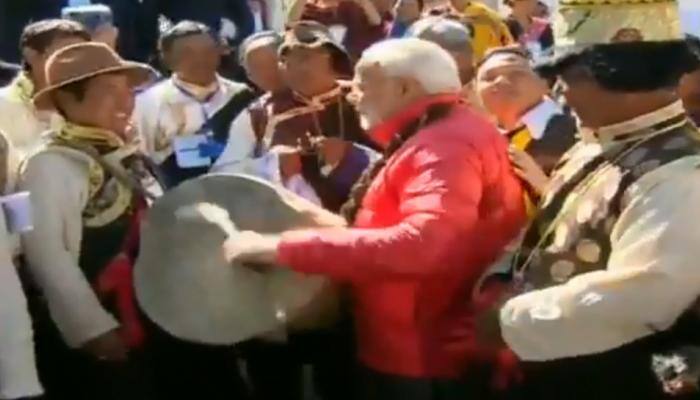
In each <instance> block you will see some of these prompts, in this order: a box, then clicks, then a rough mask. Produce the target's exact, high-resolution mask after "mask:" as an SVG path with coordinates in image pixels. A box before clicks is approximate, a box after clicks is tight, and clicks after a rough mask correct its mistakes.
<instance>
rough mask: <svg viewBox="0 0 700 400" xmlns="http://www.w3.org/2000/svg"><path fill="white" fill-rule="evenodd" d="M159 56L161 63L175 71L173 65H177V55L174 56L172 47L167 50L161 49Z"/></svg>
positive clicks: (169, 69)
mask: <svg viewBox="0 0 700 400" xmlns="http://www.w3.org/2000/svg"><path fill="white" fill-rule="evenodd" d="M160 58H161V60H162V61H163V65H164V66H165V67H166V68H167V69H168V71H170V72H174V71H175V67H176V66H177V57H176V56H175V52H174V51H173V49H172V48H170V50H168V51H162V50H161V52H160Z"/></svg>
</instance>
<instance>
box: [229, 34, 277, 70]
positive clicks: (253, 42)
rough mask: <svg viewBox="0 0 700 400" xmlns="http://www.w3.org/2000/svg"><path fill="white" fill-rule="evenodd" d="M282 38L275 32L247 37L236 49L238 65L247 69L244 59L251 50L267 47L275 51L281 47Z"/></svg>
mask: <svg viewBox="0 0 700 400" xmlns="http://www.w3.org/2000/svg"><path fill="white" fill-rule="evenodd" d="M282 42H283V38H282V36H281V35H280V34H279V33H277V32H275V31H262V32H257V33H254V34H252V35H250V36H248V37H247V38H246V39H245V40H244V41H243V42H242V43H241V45H240V46H239V47H238V61H239V63H240V65H241V66H242V67H243V68H244V69H247V66H246V57H248V54H249V53H250V52H252V51H253V50H256V49H259V48H261V47H269V48H271V49H272V50H275V51H277V49H279V48H280V46H281V45H282Z"/></svg>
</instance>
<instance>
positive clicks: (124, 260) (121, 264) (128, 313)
mask: <svg viewBox="0 0 700 400" xmlns="http://www.w3.org/2000/svg"><path fill="white" fill-rule="evenodd" d="M144 209H145V203H142V202H138V204H137V205H136V206H135V211H134V214H133V216H132V219H131V224H130V226H129V231H128V233H127V235H126V237H125V238H124V244H123V247H122V251H121V252H120V253H119V254H118V255H117V256H116V257H115V258H114V259H113V260H112V262H110V263H109V264H108V265H107V266H106V267H105V268H104V270H102V272H101V273H100V275H99V277H98V278H97V284H96V286H97V287H96V291H97V293H98V294H99V295H100V297H102V298H105V297H111V298H113V299H114V302H115V305H116V309H117V314H118V317H119V322H120V324H121V327H120V334H121V336H122V339H123V340H124V342H125V343H126V344H127V346H129V347H130V348H138V347H141V346H142V345H143V343H144V341H145V339H146V333H145V330H144V327H143V324H142V323H141V318H140V316H139V311H138V306H137V305H136V293H135V292H134V284H133V282H134V276H133V275H134V272H133V269H134V268H133V266H134V262H135V257H136V254H137V253H138V251H137V250H138V246H139V236H140V235H139V234H140V222H141V218H142V217H143V213H144Z"/></svg>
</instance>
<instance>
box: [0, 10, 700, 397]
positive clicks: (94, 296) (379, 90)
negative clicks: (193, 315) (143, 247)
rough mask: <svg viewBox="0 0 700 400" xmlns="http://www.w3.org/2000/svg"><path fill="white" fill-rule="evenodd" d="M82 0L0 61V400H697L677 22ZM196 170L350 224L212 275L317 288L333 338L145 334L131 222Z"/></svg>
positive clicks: (230, 257)
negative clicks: (327, 305) (88, 18)
mask: <svg viewBox="0 0 700 400" xmlns="http://www.w3.org/2000/svg"><path fill="white" fill-rule="evenodd" d="M105 3H106V4H107V5H108V6H110V7H111V10H110V11H109V16H110V17H109V18H106V19H105V20H104V24H103V25H97V26H88V25H86V24H85V20H82V21H78V20H75V19H71V18H69V17H65V18H58V17H59V15H60V9H56V10H55V14H56V15H53V14H51V13H49V14H48V15H45V16H44V17H52V18H46V19H39V20H36V21H33V22H30V23H28V24H27V25H26V26H24V27H23V28H22V32H21V36H20V38H19V47H18V48H15V49H13V50H14V51H15V53H16V54H17V56H18V58H17V59H13V58H12V57H10V56H8V55H7V54H8V53H9V51H8V49H7V48H5V47H7V46H5V45H1V46H0V51H2V52H3V53H2V56H3V57H5V58H7V59H8V61H11V62H17V64H18V65H15V66H13V65H12V63H3V64H2V65H0V69H1V70H2V74H0V79H4V82H3V84H5V86H4V87H2V89H0V188H2V189H3V193H2V194H3V195H4V196H3V197H0V207H2V209H3V212H0V399H29V398H40V399H46V400H68V399H80V400H102V399H105V400H108V399H114V400H127V399H129V400H132V399H133V400H138V399H143V400H159V399H222V400H223V399H227V400H234V399H243V400H246V399H250V400H268V399H275V400H287V399H291V400H295V399H298V400H308V399H312V398H317V399H323V400H344V399H348V400H350V399H362V400H374V399H377V400H392V399H397V400H398V399H402V400H404V399H405V400H412V399H415V400H452V399H462V400H466V399H480V400H481V399H499V400H500V399H504V400H521V399H522V400H526V399H527V400H550V399H551V400H554V399H557V400H560V399H586V400H589V399H601V400H605V399H610V400H613V399H615V400H617V399H635V400H646V399H648V400H661V399H680V400H684V399H694V398H698V396H700V271H699V270H698V267H697V265H695V261H696V260H695V256H696V255H697V256H698V257H700V253H699V254H695V253H694V251H695V250H694V249H696V248H700V247H695V245H696V244H697V243H700V231H696V230H695V227H696V224H697V222H696V221H695V217H696V216H698V212H696V208H695V207H696V206H697V205H698V204H700V169H698V166H700V131H699V130H698V128H697V125H696V124H698V123H700V39H698V38H696V37H693V36H690V35H686V34H684V33H683V31H682V30H681V27H680V16H679V9H678V4H677V2H676V1H674V0H647V1H644V2H640V1H639V0H607V1H605V2H598V1H590V0H559V4H557V6H556V7H555V8H552V9H551V10H550V9H549V8H548V7H547V6H546V5H545V4H544V3H542V2H539V1H537V0H506V1H505V4H504V6H506V9H507V11H508V13H499V12H497V11H495V10H493V9H491V8H490V7H489V6H487V5H485V4H483V3H482V2H479V1H471V0H397V1H394V0H291V1H289V2H276V1H273V0H260V1H249V2H246V1H236V2H227V1H221V2H218V3H217V7H218V8H216V7H214V8H211V9H208V8H207V9H204V8H206V7H201V6H200V7H199V10H198V11H197V12H194V11H191V10H190V9H188V8H187V6H186V4H185V3H187V4H189V3H190V2H189V1H182V2H180V1H177V2H176V1H171V2H155V1H154V2H151V1H148V0H144V1H139V2H134V3H135V4H133V5H130V7H134V8H128V10H130V11H128V12H126V14H125V15H122V14H123V13H125V11H124V10H125V9H126V8H125V7H126V6H125V5H124V4H121V3H120V2H116V1H113V2H110V1H107V2H105ZM112 3H114V4H112ZM123 3H126V2H123ZM136 3H138V4H136ZM192 3H193V4H194V5H195V6H194V7H193V9H197V6H196V4H195V2H192ZM233 3H236V4H235V7H234V5H233ZM176 4H177V5H176ZM79 7H80V6H78V8H79ZM137 7H140V8H138V10H137ZM18 10H19V9H18ZM188 10H190V11H188ZM45 11H46V10H44V12H45ZM28 12H29V11H28V10H24V11H23V12H20V11H17V15H14V16H13V15H12V13H11V10H10V12H9V13H8V11H7V10H6V12H5V13H4V14H1V13H0V19H1V20H8V21H9V20H12V21H15V22H16V21H20V20H22V18H24V17H25V16H26V15H25V14H27V13H28ZM90 12H92V11H90ZM129 13H131V14H129ZM127 14H128V15H131V18H130V17H128V15H127ZM91 15H92V14H91ZM95 15H97V14H95ZM100 15H103V14H100ZM282 15H283V17H282ZM232 26H233V28H231V27H232ZM140 28H143V29H140ZM15 46H16V45H15ZM131 59H135V60H136V61H130V60H131ZM5 72H7V73H6V74H5ZM210 173H217V174H234V173H235V174H246V175H250V176H254V177H257V178H260V179H262V180H265V181H267V182H269V183H271V184H272V185H275V187H280V188H284V189H286V190H288V191H290V192H292V193H294V194H296V195H298V196H300V197H302V198H304V199H306V200H308V201H309V202H310V203H311V204H314V205H316V206H317V207H318V210H325V211H324V212H327V211H330V212H332V213H334V214H337V215H340V216H342V217H343V218H344V220H345V221H346V224H345V226H342V227H330V228H313V229H301V230H296V229H295V230H290V231H286V232H277V233H274V234H270V233H269V232H255V231H239V232H235V233H233V234H231V235H230V237H228V238H227V239H226V241H225V242H224V243H223V245H222V249H221V252H222V253H223V254H224V256H225V258H226V260H227V262H230V263H231V264H235V265H237V266H240V265H244V266H250V268H255V269H256V270H258V268H260V266H261V265H266V266H272V265H274V267H269V268H287V269H289V270H292V271H296V272H299V273H303V274H310V275H319V276H324V277H327V278H329V279H330V280H331V281H332V282H334V283H335V284H337V285H338V286H339V287H340V288H341V289H342V291H341V293H342V299H341V305H342V310H341V315H340V316H339V317H338V318H336V319H335V320H334V321H333V322H332V323H329V324H328V325H327V326H324V327H322V328H318V329H314V330H311V331H303V332H298V331H294V332H293V331H291V330H290V331H289V332H287V334H286V335H285V340H283V341H279V340H272V339H270V338H269V337H267V336H261V337H255V338H252V339H249V340H245V341H243V342H240V343H236V344H234V345H231V346H215V345H208V344H202V343H194V342H191V341H188V340H184V339H183V338H180V337H177V336H176V335H174V334H173V333H172V332H169V331H168V330H167V329H165V328H164V327H162V326H160V325H159V324H158V323H157V322H156V321H153V320H151V318H149V316H147V315H146V313H145V312H144V311H143V310H142V309H141V307H140V305H139V302H138V301H137V300H136V298H135V294H134V284H133V279H134V277H133V276H134V273H133V269H134V266H135V264H136V262H137V259H138V257H139V246H140V243H142V242H141V241H140V239H141V237H140V234H141V232H142V230H141V225H142V223H143V220H144V216H145V215H146V214H147V212H148V209H149V207H151V206H152V205H153V204H157V203H158V199H159V198H160V197H161V196H164V195H165V196H167V194H168V193H169V192H170V191H171V190H174V189H175V188H176V187H178V186H179V185H181V184H183V182H189V181H192V180H196V179H200V178H201V177H203V176H206V175H208V174H210ZM243 195H244V194H241V193H231V196H232V197H235V196H243ZM22 196H25V197H22ZM21 198H24V199H28V200H27V203H26V204H23V203H21V202H19V200H18V199H21ZM17 204H19V205H17ZM262 206H263V205H261V207H262ZM13 207H15V208H13ZM16 207H19V209H20V211H22V210H24V212H25V213H26V212H29V213H30V214H31V223H27V224H25V225H21V224H19V222H18V217H17V215H18V213H19V214H22V212H20V211H18V209H17V208H16ZM27 210H28V211H27ZM319 212H320V211H319ZM188 240H192V241H197V240H200V238H198V237H191V238H190V239H188ZM696 240H697V241H698V242H696ZM232 268H233V267H232ZM246 268H247V267H246ZM187 284H188V282H182V285H187Z"/></svg>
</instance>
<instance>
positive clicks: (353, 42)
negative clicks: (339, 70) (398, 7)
mask: <svg viewBox="0 0 700 400" xmlns="http://www.w3.org/2000/svg"><path fill="white" fill-rule="evenodd" d="M301 19H303V20H311V21H316V22H320V23H322V24H324V25H326V26H333V25H342V26H345V27H346V28H347V32H346V34H345V39H344V40H343V45H344V46H345V49H346V50H347V51H348V53H349V54H350V56H351V57H352V58H353V59H354V60H357V59H358V58H359V57H360V55H361V54H362V51H364V50H365V49H366V48H368V47H369V46H371V45H372V44H374V43H375V42H378V41H380V40H382V39H384V38H385V37H386V34H387V27H388V25H389V21H390V16H389V15H385V16H383V21H382V23H381V24H379V25H372V24H370V22H369V19H368V18H367V15H366V14H365V12H364V10H363V9H362V8H361V7H360V6H359V5H357V4H356V3H355V2H354V1H352V0H344V1H342V2H341V3H340V4H339V5H338V6H337V7H333V8H328V7H320V6H319V5H317V4H315V3H314V2H308V3H306V5H305V6H304V11H303V12H302V15H301Z"/></svg>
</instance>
